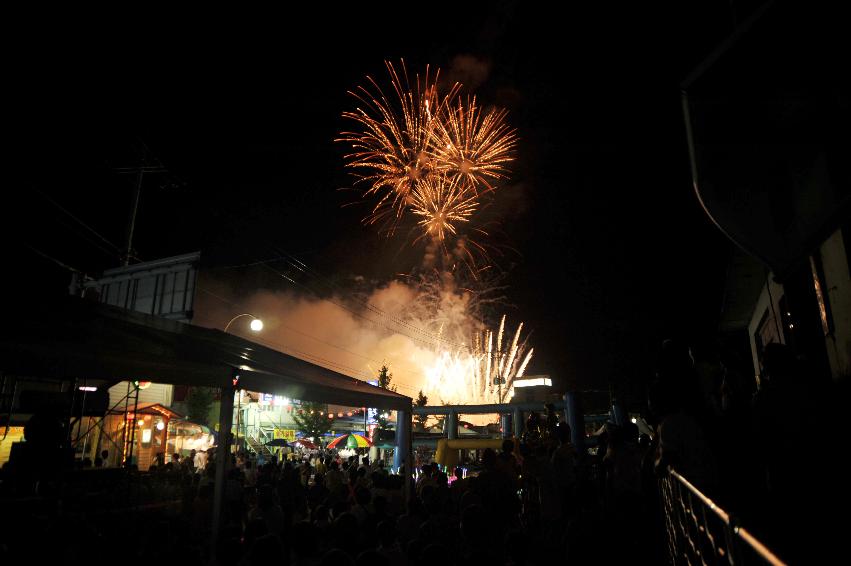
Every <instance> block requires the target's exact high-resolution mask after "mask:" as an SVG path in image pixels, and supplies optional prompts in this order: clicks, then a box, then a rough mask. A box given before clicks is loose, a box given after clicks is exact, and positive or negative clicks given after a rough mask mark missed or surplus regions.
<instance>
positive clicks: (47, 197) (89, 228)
mask: <svg viewBox="0 0 851 566" xmlns="http://www.w3.org/2000/svg"><path fill="white" fill-rule="evenodd" d="M33 190H34V191H35V192H36V193H38V194H39V195H40V196H41V197H42V198H43V199H45V200H46V201H48V202H49V203H50V204H52V205H53V206H55V207H56V208H58V209H59V210H61V211H62V212H64V213H65V214H67V215H68V216H70V217H71V218H72V219H73V220H75V221H76V222H77V224H79V225H80V226H82V227H83V228H85V229H86V230H88V231H89V232H91V233H92V234H94V235H95V236H97V237H98V238H99V239H100V240H101V241H102V242H104V243H106V244H108V245H109V246H111V247H112V248H113V249H114V250H115V252H116V253H118V252H120V249H121V248H119V247H118V246H116V245H115V244H113V243H112V242H110V241H109V240H108V239H106V238H105V237H104V236H102V235H101V234H100V233H99V232H98V231H97V230H95V229H94V228H92V227H91V226H89V225H88V224H86V223H85V222H83V221H82V220H80V219H79V218H77V217H76V216H74V214H72V213H71V212H70V211H69V210H68V209H66V208H65V207H63V206H62V205H61V204H59V203H58V202H56V201H55V200H53V199H52V198H50V197H49V196H47V195H46V194H44V193H43V192H41V191H40V190H38V189H33Z"/></svg>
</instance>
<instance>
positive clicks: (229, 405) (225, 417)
mask: <svg viewBox="0 0 851 566" xmlns="http://www.w3.org/2000/svg"><path fill="white" fill-rule="evenodd" d="M233 393H234V388H233V387H230V386H228V387H222V388H221V401H220V403H219V446H218V448H217V449H216V484H215V486H214V487H213V489H214V494H213V544H215V541H216V540H218V536H219V529H220V528H221V519H222V506H223V505H224V498H225V482H226V480H225V478H226V477H227V471H228V466H229V465H230V443H231V432H230V428H231V425H232V424H233Z"/></svg>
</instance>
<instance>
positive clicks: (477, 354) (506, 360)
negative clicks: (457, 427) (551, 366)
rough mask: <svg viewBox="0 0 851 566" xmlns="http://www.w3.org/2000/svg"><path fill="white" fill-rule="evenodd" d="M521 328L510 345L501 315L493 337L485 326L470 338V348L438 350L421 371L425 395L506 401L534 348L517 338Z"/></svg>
mask: <svg viewBox="0 0 851 566" xmlns="http://www.w3.org/2000/svg"><path fill="white" fill-rule="evenodd" d="M522 328H523V324H522V323H521V324H520V325H519V326H518V327H517V330H516V331H515V333H514V339H513V340H512V341H511V344H510V346H509V345H508V344H507V343H503V338H504V337H505V334H504V329H505V316H503V317H502V320H501V321H500V325H499V331H498V332H497V334H496V340H495V341H494V332H493V331H492V330H488V329H486V330H484V331H482V333H481V334H480V335H477V336H476V337H475V338H474V340H473V348H472V349H471V350H458V351H455V352H447V351H444V352H441V353H440V355H439V356H438V357H437V358H436V360H435V362H434V364H433V365H432V366H431V367H429V368H428V369H427V370H426V372H425V375H426V387H425V390H426V391H427V393H428V395H429V396H434V397H435V398H437V399H440V400H441V402H443V403H451V404H461V405H464V404H480V403H506V402H508V401H509V400H510V399H511V398H512V397H513V396H514V380H515V379H519V378H521V377H523V373H524V372H525V371H526V366H527V365H528V364H529V361H530V360H531V359H532V352H533V351H534V350H533V349H531V348H528V338H526V339H523V340H522V341H521V340H520V335H521V331H522ZM527 349H528V351H527ZM520 359H522V360H523V361H522V362H521V363H520V364H519V365H518V364H517V361H518V360H520Z"/></svg>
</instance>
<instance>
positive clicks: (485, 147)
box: [431, 96, 517, 194]
mask: <svg viewBox="0 0 851 566" xmlns="http://www.w3.org/2000/svg"><path fill="white" fill-rule="evenodd" d="M507 114H508V113H507V111H506V110H497V109H492V110H489V111H487V112H485V111H483V110H482V109H481V108H480V107H479V106H478V105H477V104H476V97H475V96H473V97H468V98H467V100H466V102H465V101H464V100H463V99H461V98H458V100H457V102H456V103H455V104H452V105H447V106H446V108H445V112H444V115H443V116H441V118H442V119H441V120H438V121H436V122H435V127H434V128H433V129H432V140H431V151H432V153H433V155H434V161H435V163H436V166H437V169H438V170H439V171H441V172H443V173H445V174H447V175H449V176H450V177H451V178H453V179H456V180H459V181H461V182H463V183H465V184H468V185H469V186H470V187H471V189H472V190H473V191H474V192H475V193H476V194H479V193H480V192H481V190H482V189H485V190H487V191H492V190H494V188H495V187H494V186H493V184H492V183H493V181H495V180H498V179H503V178H505V176H506V175H507V174H508V164H509V163H510V162H511V161H513V159H514V147H515V145H516V143H517V135H516V131H515V130H513V129H511V128H510V127H508V125H507V124H506V123H505V117H506V115H507Z"/></svg>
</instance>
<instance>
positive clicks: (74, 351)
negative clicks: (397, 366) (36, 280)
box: [0, 297, 411, 410]
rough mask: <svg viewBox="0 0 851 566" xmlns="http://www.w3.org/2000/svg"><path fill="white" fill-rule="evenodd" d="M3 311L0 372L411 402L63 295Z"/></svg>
mask: <svg viewBox="0 0 851 566" xmlns="http://www.w3.org/2000/svg"><path fill="white" fill-rule="evenodd" d="M12 310H13V311H15V310H20V312H12V313H7V315H6V317H7V320H15V321H16V323H15V324H5V325H2V327H0V371H4V372H7V373H11V374H17V375H22V376H32V377H42V378H48V379H73V378H74V377H79V378H83V377H85V378H86V379H88V380H90V381H91V380H102V381H104V382H107V383H117V382H119V381H123V380H127V379H130V380H135V379H138V380H144V381H154V382H157V383H170V384H174V385H193V386H208V387H231V386H232V385H233V380H234V379H237V380H238V381H237V383H238V386H239V387H241V388H243V389H247V390H251V391H262V392H264V393H272V394H275V395H284V396H286V397H290V398H295V399H300V400H303V401H316V402H323V403H331V404H337V405H346V406H350V407H364V406H369V407H375V408H381V409H392V410H399V409H405V410H410V408H411V399H410V397H406V396H404V395H400V394H398V393H395V392H393V391H388V390H386V389H381V388H379V387H375V386H373V385H370V384H368V383H366V382H364V381H361V380H358V379H355V378H353V377H349V376H346V375H343V374H340V373H337V372H335V371H333V370H329V369H327V368H324V367H322V366H318V365H315V364H312V363H310V362H307V361H304V360H301V359H298V358H295V357H293V356H290V355H287V354H284V353H282V352H278V351H276V350H273V349H271V348H267V347H265V346H262V345H260V344H256V343H254V342H251V341H249V340H245V339H243V338H240V337H238V336H234V335H232V334H225V333H224V332H222V331H220V330H214V329H209V328H202V327H200V326H193V325H191V324H185V323H182V322H177V321H173V320H167V319H164V318H159V317H154V316H150V315H145V314H141V313H136V312H131V311H128V310H125V309H121V308H117V307H112V306H109V305H105V304H101V303H93V302H90V301H85V300H82V299H77V298H71V297H68V298H63V299H62V300H60V301H58V302H57V303H55V304H50V305H42V306H40V307H32V306H29V308H27V309H24V308H23V305H21V306H19V307H17V308H16V307H14V306H13V307H12Z"/></svg>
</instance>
